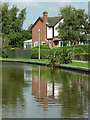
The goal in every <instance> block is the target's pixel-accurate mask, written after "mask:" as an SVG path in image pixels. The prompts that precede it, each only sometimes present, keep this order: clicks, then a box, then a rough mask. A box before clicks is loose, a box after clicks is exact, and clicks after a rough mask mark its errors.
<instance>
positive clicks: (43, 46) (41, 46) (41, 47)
mask: <svg viewBox="0 0 90 120" xmlns="http://www.w3.org/2000/svg"><path fill="white" fill-rule="evenodd" d="M35 48H39V45H38V46H36V47H35ZM40 49H49V45H48V44H43V45H40Z"/></svg>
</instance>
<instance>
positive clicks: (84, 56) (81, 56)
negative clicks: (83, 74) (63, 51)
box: [74, 53, 90, 61]
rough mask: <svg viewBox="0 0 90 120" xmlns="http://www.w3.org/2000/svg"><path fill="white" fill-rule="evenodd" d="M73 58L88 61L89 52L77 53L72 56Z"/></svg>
mask: <svg viewBox="0 0 90 120" xmlns="http://www.w3.org/2000/svg"><path fill="white" fill-rule="evenodd" d="M74 59H75V60H82V61H90V53H79V54H76V55H75V56H74Z"/></svg>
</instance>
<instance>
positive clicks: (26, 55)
mask: <svg viewBox="0 0 90 120" xmlns="http://www.w3.org/2000/svg"><path fill="white" fill-rule="evenodd" d="M8 58H21V59H31V50H30V49H29V50H24V49H16V50H15V49H14V50H8Z"/></svg>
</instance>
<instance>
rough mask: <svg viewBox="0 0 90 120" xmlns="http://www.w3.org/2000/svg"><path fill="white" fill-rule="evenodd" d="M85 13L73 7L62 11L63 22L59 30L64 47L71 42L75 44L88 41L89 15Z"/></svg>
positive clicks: (67, 7)
mask: <svg viewBox="0 0 90 120" xmlns="http://www.w3.org/2000/svg"><path fill="white" fill-rule="evenodd" d="M84 12H85V11H84V10H83V9H76V8H73V7H71V6H66V7H65V8H61V9H60V12H59V15H60V16H62V19H63V22H61V23H60V24H59V26H58V27H57V30H58V32H59V38H61V39H62V40H63V42H64V45H66V44H67V43H68V42H69V41H70V42H71V43H74V44H75V43H76V42H79V41H83V42H84V41H86V40H87V29H88V22H87V19H88V15H87V14H85V13H84Z"/></svg>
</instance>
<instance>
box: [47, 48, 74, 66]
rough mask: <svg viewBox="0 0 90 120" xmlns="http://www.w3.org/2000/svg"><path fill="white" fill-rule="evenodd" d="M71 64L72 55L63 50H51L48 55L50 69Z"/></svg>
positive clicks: (68, 51)
mask: <svg viewBox="0 0 90 120" xmlns="http://www.w3.org/2000/svg"><path fill="white" fill-rule="evenodd" d="M71 62H72V53H71V51H70V50H66V49H65V48H62V49H60V48H59V49H58V48H52V49H51V51H50V54H49V64H50V65H51V66H52V67H56V66H59V65H60V64H67V63H71Z"/></svg>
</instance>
